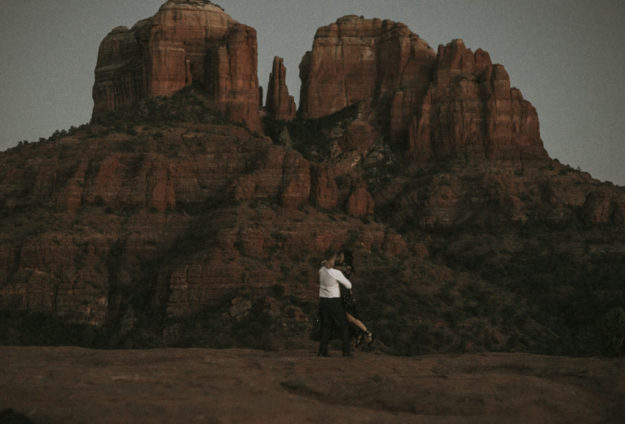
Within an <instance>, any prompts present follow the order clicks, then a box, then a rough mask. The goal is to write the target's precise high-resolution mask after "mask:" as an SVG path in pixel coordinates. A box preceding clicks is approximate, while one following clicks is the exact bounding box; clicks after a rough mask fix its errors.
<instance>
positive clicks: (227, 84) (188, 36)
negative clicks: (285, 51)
mask: <svg viewBox="0 0 625 424" xmlns="http://www.w3.org/2000/svg"><path fill="white" fill-rule="evenodd" d="M194 82H197V83H200V84H202V85H203V86H204V87H205V88H206V90H207V92H208V94H209V95H210V98H211V99H212V102H213V105H212V106H213V107H214V108H215V109H216V110H218V111H220V112H222V113H223V114H224V115H225V116H227V117H228V118H229V119H231V120H233V121H235V122H244V123H245V124H246V125H247V126H248V127H249V128H250V129H252V130H259V129H260V119H259V115H258V109H259V104H260V98H259V86H258V77H257V41H256V31H255V30H254V29H253V28H251V27H249V26H247V25H243V24H240V23H239V22H237V21H236V20H234V19H233V18H231V17H230V16H229V15H228V14H226V13H225V12H224V11H223V10H222V9H221V8H220V7H218V6H216V5H214V4H212V3H210V2H208V1H184V0H169V1H167V2H166V3H165V4H164V5H163V6H161V8H160V10H159V11H158V13H156V14H155V15H154V16H153V17H151V18H149V19H145V20H142V21H139V22H138V23H137V24H135V25H134V26H133V27H132V28H131V29H128V28H125V27H118V28H115V29H114V30H113V31H111V33H110V34H108V35H107V36H106V37H105V38H104V40H103V41H102V43H101V45H100V49H99V53H98V61H97V65H96V69H95V84H94V86H93V100H94V107H93V113H94V114H97V113H100V112H106V111H110V110H114V109H116V108H117V107H119V106H123V105H129V104H132V103H134V102H136V101H137V100H140V99H143V98H146V97H153V96H167V95H170V94H172V93H175V92H176V91H179V90H180V89H182V88H184V87H185V86H187V85H190V84H192V83H194Z"/></svg>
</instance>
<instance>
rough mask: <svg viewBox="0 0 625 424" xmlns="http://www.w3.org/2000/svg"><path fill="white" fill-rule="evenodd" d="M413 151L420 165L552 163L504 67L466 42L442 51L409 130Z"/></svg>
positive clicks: (530, 110) (534, 119)
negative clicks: (436, 161) (443, 161)
mask: <svg viewBox="0 0 625 424" xmlns="http://www.w3.org/2000/svg"><path fill="white" fill-rule="evenodd" d="M409 150H410V153H411V155H412V156H413V157H414V158H416V159H419V160H429V159H430V158H431V157H432V156H434V157H437V158H445V157H465V158H470V159H475V158H477V159H494V160H517V161H524V160H537V159H538V160H546V159H548V156H547V153H546V151H545V149H544V148H543V144H542V140H541V139H540V132H539V124H538V116H537V114H536V110H535V109H534V107H533V106H532V105H531V104H530V103H529V102H527V101H525V100H524V99H523V96H522V95H521V93H520V91H519V90H517V89H514V88H510V78H509V76H508V73H507V72H506V71H505V69H504V68H503V66H501V65H493V64H492V63H491V61H490V58H489V56H488V53H486V52H484V51H482V50H477V51H476V52H475V53H473V52H472V51H471V50H469V49H467V48H466V47H465V45H464V43H463V42H462V40H454V41H453V42H451V43H450V44H448V45H447V46H445V47H443V46H440V47H439V50H438V57H437V61H436V65H435V70H434V79H433V81H432V83H431V85H430V88H429V90H428V93H427V95H426V96H425V98H424V101H423V103H422V105H421V106H420V110H419V111H418V113H417V114H416V115H415V116H414V118H413V121H412V123H411V125H410V128H409Z"/></svg>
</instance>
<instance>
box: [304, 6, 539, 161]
mask: <svg viewBox="0 0 625 424" xmlns="http://www.w3.org/2000/svg"><path fill="white" fill-rule="evenodd" d="M300 75H301V78H302V89H301V98H300V111H301V113H302V115H303V116H305V117H311V118H316V117H321V116H325V115H328V114H331V113H333V112H336V111H338V110H341V109H343V108H345V107H347V106H349V105H351V104H354V103H356V102H362V101H364V102H368V103H369V104H370V105H373V106H374V112H375V113H374V115H373V116H372V119H377V120H380V119H382V120H388V136H389V137H390V140H391V141H393V142H395V143H400V144H403V145H405V144H404V143H406V141H407V142H408V143H407V144H408V146H409V151H410V153H411V155H412V157H413V158H415V159H418V160H429V159H431V158H432V157H436V158H448V157H462V158H470V159H488V160H515V161H526V160H537V159H538V160H546V159H548V156H547V153H546V151H545V150H544V148H543V144H542V140H541V139H540V132H539V124H538V116H537V114H536V110H535V109H534V107H533V106H532V105H531V104H530V103H529V102H527V101H526V100H524V99H523V96H522V95H521V93H520V92H519V91H518V90H517V89H514V88H511V87H510V79H509V76H508V74H507V72H506V71H505V69H504V68H503V66H501V65H493V64H492V63H491V60H490V57H489V55H488V53H486V52H484V51H482V50H478V51H477V52H475V53H473V52H472V51H471V50H469V49H467V48H466V47H465V45H464V43H463V42H462V41H461V40H455V41H453V42H452V43H450V44H449V45H447V46H444V47H443V46H441V47H439V49H438V53H437V54H434V51H433V50H432V49H431V48H430V47H429V46H428V45H427V43H425V42H424V41H423V40H421V39H420V38H419V37H418V36H417V35H415V34H413V33H412V32H410V30H409V29H408V28H407V27H406V26H405V25H403V24H399V23H395V22H392V21H380V20H378V19H371V20H369V19H362V18H358V17H355V16H346V17H344V18H341V19H339V20H338V21H337V22H336V23H334V24H332V25H329V26H327V27H323V28H320V29H319V30H318V31H317V34H316V36H315V41H314V44H313V49H312V51H310V52H308V53H307V54H306V55H305V56H304V58H303V60H302V63H301V64H300Z"/></svg>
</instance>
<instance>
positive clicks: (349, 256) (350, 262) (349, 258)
mask: <svg viewBox="0 0 625 424" xmlns="http://www.w3.org/2000/svg"><path fill="white" fill-rule="evenodd" d="M339 253H342V254H343V257H344V258H345V259H344V260H343V263H344V264H345V265H347V266H349V267H350V268H351V270H352V272H356V269H354V254H353V253H352V251H351V250H347V249H344V250H341V251H340V252H339Z"/></svg>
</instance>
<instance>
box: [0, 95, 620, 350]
mask: <svg viewBox="0 0 625 424" xmlns="http://www.w3.org/2000/svg"><path fill="white" fill-rule="evenodd" d="M208 105H209V102H208V100H207V99H206V97H205V95H204V94H203V91H202V90H198V89H196V88H192V87H190V88H187V89H185V90H183V91H181V92H179V93H177V94H175V95H174V96H172V97H171V98H153V99H147V100H143V101H141V102H139V103H138V104H136V105H133V106H130V107H127V108H122V109H119V110H117V111H114V112H111V113H109V114H102V115H99V116H98V117H97V118H96V119H94V121H93V122H92V123H91V124H89V125H85V126H82V127H80V128H77V129H72V130H71V131H69V132H65V131H63V132H60V133H58V134H56V135H55V136H54V137H52V138H51V139H49V140H47V141H42V142H39V143H32V144H25V145H22V146H19V147H17V148H15V149H11V150H10V151H7V152H4V153H2V155H1V156H0V205H1V213H2V221H1V223H0V226H1V227H0V236H1V237H2V243H1V248H0V249H1V251H0V258H1V259H0V260H1V261H2V262H1V263H2V265H1V267H0V269H1V270H2V271H1V274H0V307H1V308H2V312H1V313H2V320H1V321H0V323H1V324H0V342H1V343H3V344H76V345H84V346H94V347H154V346H209V347H254V348H264V349H280V348H287V347H302V346H309V345H310V344H311V343H313V342H312V341H310V340H309V339H308V332H309V330H310V317H311V316H313V315H314V314H315V311H316V305H317V300H316V296H317V282H316V271H317V267H318V264H319V259H320V257H321V255H322V253H323V252H324V251H325V250H327V249H330V248H332V249H338V248H339V247H346V248H350V249H352V250H353V251H354V253H355V259H356V264H355V265H356V269H357V272H356V274H355V275H354V277H353V281H354V284H355V293H356V296H357V298H358V301H359V305H360V309H361V312H362V316H363V318H364V320H365V321H366V322H367V324H369V325H370V326H371V328H372V329H373V331H374V332H375V333H376V335H377V342H376V344H375V346H374V348H376V349H379V350H382V351H386V352H389V353H394V354H402V355H404V354H405V355H413V354H421V353H427V352H465V351H481V350H495V351H527V352H537V353H557V354H567V355H589V354H622V353H623V348H624V343H623V336H624V335H625V293H624V290H623V286H622V282H623V281H625V278H624V277H625V260H624V259H625V246H624V242H623V240H625V238H624V237H623V236H624V235H625V234H624V233H625V232H624V230H623V226H622V225H620V224H619V223H618V219H620V218H619V216H620V215H619V213H621V212H620V209H618V208H619V207H620V206H619V203H618V201H619V199H621V198H623V197H624V196H625V193H623V189H622V188H619V187H614V186H612V185H610V184H602V183H599V182H597V181H595V180H592V179H591V178H590V177H589V176H588V175H587V174H584V173H581V172H578V171H575V170H572V169H570V168H569V167H566V166H562V165H560V164H559V163H557V161H541V162H538V163H536V164H532V163H529V164H526V166H521V165H519V164H515V165H514V166H510V165H509V164H508V165H506V164H504V163H497V162H486V161H484V162H476V161H471V160H468V159H467V160H462V159H459V158H453V159H447V160H444V161H443V160H441V161H431V162H429V163H427V164H419V165H416V164H414V163H412V162H411V161H410V160H409V159H407V158H405V157H404V156H405V155H403V154H402V150H401V148H400V147H398V146H396V145H392V146H391V145H389V144H387V143H386V142H385V138H384V137H379V138H377V139H376V140H375V142H374V143H372V144H370V145H365V146H363V145H360V144H358V143H349V142H348V141H349V139H346V137H344V136H343V135H344V134H345V129H346V128H348V129H349V131H348V132H351V133H352V134H353V132H354V128H355V127H356V126H358V125H360V124H359V122H360V121H359V117H360V116H361V115H362V114H363V113H365V112H366V106H362V105H359V104H356V105H354V106H352V107H349V108H347V109H344V110H342V111H339V112H337V113H336V114H333V115H330V116H327V117H324V118H319V119H303V118H298V119H296V120H294V121H292V122H289V123H284V122H280V121H272V120H271V119H269V118H267V119H266V120H265V128H266V129H265V131H266V133H267V134H269V135H270V136H271V138H269V137H263V136H261V135H259V134H257V133H253V132H250V131H249V130H248V129H246V128H245V127H244V126H242V125H240V124H233V123H231V122H228V121H227V120H226V119H224V118H223V117H221V116H220V115H218V114H216V113H214V112H212V111H211V109H210V108H209V107H208ZM593 199H599V200H601V199H607V200H606V201H607V204H608V206H609V207H611V208H612V209H611V212H610V211H608V212H606V213H607V215H605V217H604V216H603V215H597V210H598V209H600V210H603V209H601V208H600V207H599V206H601V205H602V203H601V202H600V201H599V200H593ZM614 199H616V200H614ZM597 205H599V206H597ZM597 217H598V218H597ZM606 217H607V218H606ZM604 218H605V219H604ZM615 219H616V221H615ZM601 220H604V222H599V223H597V221H601Z"/></svg>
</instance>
